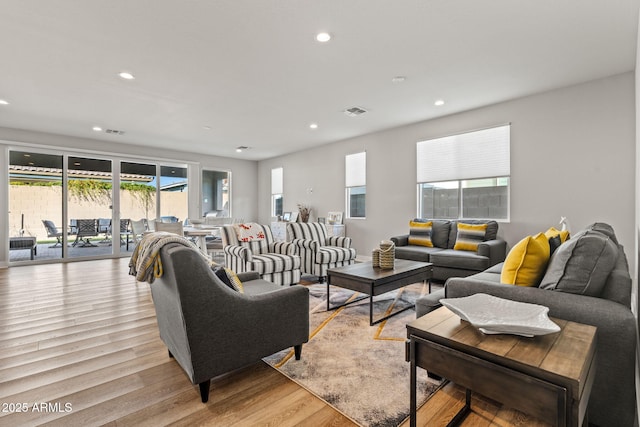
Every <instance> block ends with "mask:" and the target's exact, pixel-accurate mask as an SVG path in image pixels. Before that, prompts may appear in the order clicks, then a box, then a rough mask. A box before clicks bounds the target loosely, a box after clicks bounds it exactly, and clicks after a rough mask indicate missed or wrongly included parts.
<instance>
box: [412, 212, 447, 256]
mask: <svg viewBox="0 0 640 427" xmlns="http://www.w3.org/2000/svg"><path fill="white" fill-rule="evenodd" d="M413 221H414V222H429V221H432V222H433V225H432V226H431V243H433V246H434V247H436V248H443V249H446V248H447V242H448V241H449V227H450V226H451V221H447V220H438V219H425V218H415V219H414V220H413Z"/></svg>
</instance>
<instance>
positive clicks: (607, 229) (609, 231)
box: [586, 222, 619, 245]
mask: <svg viewBox="0 0 640 427" xmlns="http://www.w3.org/2000/svg"><path fill="white" fill-rule="evenodd" d="M586 230H592V231H597V232H599V233H602V234H604V235H605V236H609V238H610V239H611V240H613V243H615V244H616V245H617V244H619V243H618V239H617V238H616V233H615V231H613V227H612V226H610V225H609V224H607V223H606V222H594V223H593V224H591V225H589V226H588V227H586Z"/></svg>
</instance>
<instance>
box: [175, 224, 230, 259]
mask: <svg viewBox="0 0 640 427" xmlns="http://www.w3.org/2000/svg"><path fill="white" fill-rule="evenodd" d="M220 228H221V227H220V226H219V225H207V224H198V225H194V226H190V227H184V228H183V231H184V235H185V236H186V237H194V238H195V239H196V245H197V246H198V248H199V249H200V251H201V252H202V253H203V254H205V255H208V252H207V236H215V235H216V234H215V233H216V232H218V233H219V232H220Z"/></svg>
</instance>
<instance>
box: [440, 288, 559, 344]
mask: <svg viewBox="0 0 640 427" xmlns="http://www.w3.org/2000/svg"><path fill="white" fill-rule="evenodd" d="M440 303H441V304H442V305H444V306H445V307H447V308H448V309H449V310H451V311H452V312H454V313H455V314H457V315H458V316H460V318H461V319H464V320H466V321H468V322H469V323H471V324H472V325H473V326H475V327H477V328H479V329H480V331H481V332H482V333H485V334H513V335H521V336H525V337H533V336H536V335H546V334H551V333H553V332H558V331H560V327H559V326H558V325H556V324H555V323H554V322H552V321H551V320H550V319H549V316H548V313H549V308H548V307H545V306H542V305H538V304H529V303H524V302H518V301H511V300H508V299H504V298H498V297H494V296H493V295H487V294H475V295H471V296H468V297H462V298H444V299H441V300H440Z"/></svg>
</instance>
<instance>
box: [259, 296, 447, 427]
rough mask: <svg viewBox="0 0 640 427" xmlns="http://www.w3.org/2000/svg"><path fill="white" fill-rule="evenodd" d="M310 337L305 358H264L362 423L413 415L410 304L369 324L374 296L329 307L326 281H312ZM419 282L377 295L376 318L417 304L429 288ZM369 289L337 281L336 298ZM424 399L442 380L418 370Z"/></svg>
mask: <svg viewBox="0 0 640 427" xmlns="http://www.w3.org/2000/svg"><path fill="white" fill-rule="evenodd" d="M306 286H307V287H308V288H309V293H310V297H309V298H310V301H309V303H310V304H309V309H310V313H309V321H310V340H309V342H308V343H307V344H305V345H303V347H302V358H301V360H295V358H294V357H293V352H292V351H287V350H285V351H282V352H280V353H276V354H274V355H272V356H270V357H268V358H265V359H264V360H265V361H266V362H267V363H269V364H270V365H272V366H273V367H275V368H276V369H278V370H279V371H280V372H282V373H283V374H285V375H286V376H287V377H289V378H291V379H292V380H293V381H295V382H297V383H298V384H300V385H301V386H302V387H304V388H306V389H307V390H309V391H311V392H312V393H313V394H315V395H316V396H318V397H320V398H321V399H323V400H325V401H326V402H327V403H328V404H330V405H331V406H333V407H334V408H336V409H337V410H339V411H340V412H342V413H343V414H345V415H347V416H348V417H349V418H351V419H352V420H354V421H355V422H356V423H358V424H360V425H362V426H367V427H368V426H371V427H374V426H375V427H387V426H389V427H391V426H394V427H395V426H397V425H399V424H400V423H401V422H402V421H403V420H405V419H406V418H407V417H408V415H409V363H408V362H406V361H405V341H406V336H407V331H406V324H407V323H408V322H410V321H412V320H413V319H415V311H414V310H413V309H409V310H407V311H404V312H402V313H400V314H398V315H396V316H394V317H391V318H390V319H388V320H386V321H384V322H381V323H379V324H378V325H374V326H369V300H368V298H367V299H364V300H363V301H360V302H356V303H354V304H351V305H348V306H346V307H343V308H339V309H337V310H333V311H327V302H326V296H327V295H326V294H327V292H326V285H324V284H308V285H306ZM426 292H427V290H426V286H425V285H423V284H415V285H411V286H407V287H405V288H403V289H400V290H398V291H394V292H389V293H387V294H384V295H380V296H378V297H376V298H374V319H377V318H380V317H382V316H383V315H384V314H385V313H390V312H392V311H394V312H395V311H396V310H398V309H401V308H403V307H406V306H407V305H413V304H414V302H415V300H416V298H418V297H419V296H420V295H421V294H423V293H426ZM361 296H363V295H361V294H358V293H354V292H351V291H348V290H344V289H340V288H334V287H331V291H330V297H331V304H332V306H333V305H339V304H341V303H343V302H345V301H351V300H353V299H357V298H359V297H361ZM417 383H418V403H419V404H421V403H423V402H424V401H426V400H427V399H428V397H429V396H431V395H432V394H433V393H434V392H435V391H436V390H437V389H438V387H439V386H440V382H439V381H435V380H432V379H430V378H428V377H427V375H426V372H425V371H424V370H422V369H419V370H418V381H417Z"/></svg>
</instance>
